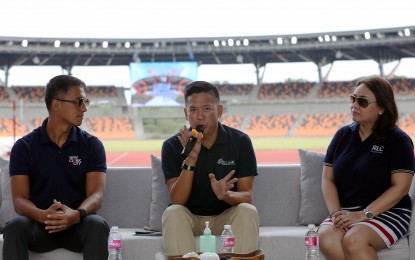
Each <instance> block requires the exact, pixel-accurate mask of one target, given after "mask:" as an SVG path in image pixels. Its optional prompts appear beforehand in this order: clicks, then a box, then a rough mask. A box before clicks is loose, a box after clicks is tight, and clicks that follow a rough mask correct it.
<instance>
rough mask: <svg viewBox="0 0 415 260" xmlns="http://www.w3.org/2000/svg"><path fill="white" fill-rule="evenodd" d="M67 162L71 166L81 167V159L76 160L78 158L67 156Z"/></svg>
mask: <svg viewBox="0 0 415 260" xmlns="http://www.w3.org/2000/svg"><path fill="white" fill-rule="evenodd" d="M69 162H70V163H72V164H73V165H81V159H78V156H69Z"/></svg>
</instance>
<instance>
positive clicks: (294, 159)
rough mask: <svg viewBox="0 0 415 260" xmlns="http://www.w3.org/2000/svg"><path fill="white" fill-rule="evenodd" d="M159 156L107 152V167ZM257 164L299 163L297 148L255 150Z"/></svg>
mask: <svg viewBox="0 0 415 260" xmlns="http://www.w3.org/2000/svg"><path fill="white" fill-rule="evenodd" d="M151 154H154V155H156V156H160V152H112V153H107V164H108V166H109V167H126V166H150V165H151V159H150V155H151ZM255 154H256V158H257V162H258V164H276V163H281V164H291V163H299V162H300V157H299V156H298V150H274V151H256V152H255Z"/></svg>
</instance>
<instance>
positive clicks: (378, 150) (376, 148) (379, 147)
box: [371, 145, 385, 153]
mask: <svg viewBox="0 0 415 260" xmlns="http://www.w3.org/2000/svg"><path fill="white" fill-rule="evenodd" d="M384 148H385V147H384V146H382V145H373V146H372V151H371V152H372V153H383V149H384Z"/></svg>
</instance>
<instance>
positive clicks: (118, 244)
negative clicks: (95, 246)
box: [108, 239, 121, 249]
mask: <svg viewBox="0 0 415 260" xmlns="http://www.w3.org/2000/svg"><path fill="white" fill-rule="evenodd" d="M108 247H109V248H111V249H120V248H121V239H113V240H110V242H109V243H108Z"/></svg>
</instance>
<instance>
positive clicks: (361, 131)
mask: <svg viewBox="0 0 415 260" xmlns="http://www.w3.org/2000/svg"><path fill="white" fill-rule="evenodd" d="M371 134H372V132H370V133H368V134H365V133H364V132H363V130H362V127H359V135H360V139H362V142H363V141H364V140H366V138H368V137H369V135H371Z"/></svg>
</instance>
